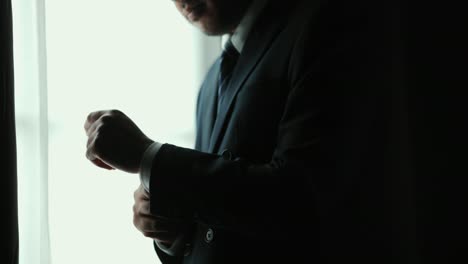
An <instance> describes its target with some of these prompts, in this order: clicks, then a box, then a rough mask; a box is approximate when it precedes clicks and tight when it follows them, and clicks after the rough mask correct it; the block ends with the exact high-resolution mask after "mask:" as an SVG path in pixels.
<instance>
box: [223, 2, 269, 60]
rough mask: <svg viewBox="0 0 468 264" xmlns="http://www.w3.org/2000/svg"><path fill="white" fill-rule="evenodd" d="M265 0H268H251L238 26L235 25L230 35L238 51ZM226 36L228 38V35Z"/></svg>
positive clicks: (240, 50) (242, 47)
mask: <svg viewBox="0 0 468 264" xmlns="http://www.w3.org/2000/svg"><path fill="white" fill-rule="evenodd" d="M267 2H268V0H253V1H252V4H251V5H250V7H249V8H248V9H247V12H246V13H245V15H244V17H243V18H242V20H241V22H240V23H239V26H237V28H236V30H235V31H234V34H232V35H231V36H230V37H231V42H232V45H233V46H234V48H236V50H237V51H238V52H239V53H241V52H242V50H243V49H244V44H245V41H246V40H247V37H248V36H249V33H250V31H251V29H252V26H253V24H254V22H255V20H256V19H257V17H258V16H259V14H260V12H261V11H262V10H263V8H264V7H265V5H266V3H267ZM227 38H229V36H228V37H227ZM227 38H226V39H227Z"/></svg>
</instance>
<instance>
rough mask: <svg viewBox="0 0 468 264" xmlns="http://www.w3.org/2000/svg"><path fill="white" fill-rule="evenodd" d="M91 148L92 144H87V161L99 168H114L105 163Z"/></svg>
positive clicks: (92, 147)
mask: <svg viewBox="0 0 468 264" xmlns="http://www.w3.org/2000/svg"><path fill="white" fill-rule="evenodd" d="M93 149H94V146H89V144H88V149H87V150H86V158H87V159H88V160H89V161H91V162H92V163H93V164H94V165H96V166H98V167H100V168H103V169H107V170H115V168H113V167H112V166H110V165H108V164H106V163H105V162H103V161H102V160H101V159H100V158H99V157H98V156H96V154H95V153H94V151H93Z"/></svg>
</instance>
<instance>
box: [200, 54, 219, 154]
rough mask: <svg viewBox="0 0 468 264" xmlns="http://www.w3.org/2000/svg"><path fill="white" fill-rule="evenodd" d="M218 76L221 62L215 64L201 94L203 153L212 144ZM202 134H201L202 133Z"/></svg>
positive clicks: (201, 147)
mask: <svg viewBox="0 0 468 264" xmlns="http://www.w3.org/2000/svg"><path fill="white" fill-rule="evenodd" d="M218 75H219V60H217V61H216V62H215V64H214V65H213V67H212V68H211V70H210V72H209V73H208V75H207V77H206V78H205V82H204V83H203V87H202V94H200V96H201V98H200V104H201V105H200V106H199V108H200V109H204V111H202V112H201V114H200V113H199V114H198V117H197V118H198V120H197V123H198V124H199V125H201V126H202V127H201V128H200V129H201V131H199V132H198V135H200V136H201V138H200V139H199V142H198V144H199V147H200V149H201V150H202V151H208V147H209V144H210V139H211V134H212V131H213V126H214V123H215V119H216V111H217V101H218V96H217V94H218V93H217V89H218ZM200 132H201V133H200Z"/></svg>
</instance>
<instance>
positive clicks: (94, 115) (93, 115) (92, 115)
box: [84, 110, 109, 131]
mask: <svg viewBox="0 0 468 264" xmlns="http://www.w3.org/2000/svg"><path fill="white" fill-rule="evenodd" d="M107 112H109V111H107V110H105V111H95V112H91V113H90V114H89V115H88V117H87V118H86V122H85V124H84V129H85V130H86V131H87V130H88V129H89V127H90V126H91V125H92V124H93V123H94V122H96V120H98V119H99V118H100V117H101V116H102V115H104V114H106V113H107Z"/></svg>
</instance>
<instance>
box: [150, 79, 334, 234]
mask: <svg viewBox="0 0 468 264" xmlns="http://www.w3.org/2000/svg"><path fill="white" fill-rule="evenodd" d="M302 76H303V78H302V79H301V80H298V81H297V82H296V83H294V86H292V89H291V90H290V91H289V95H288V98H287V102H286V104H285V109H284V111H283V115H282V119H281V122H280V124H279V126H278V131H276V132H275V133H276V134H277V135H278V136H277V144H276V148H275V150H274V153H273V155H272V157H271V160H270V161H269V162H267V163H258V162H253V161H250V160H246V159H243V158H242V157H233V158H229V157H223V156H222V155H217V154H210V153H204V152H200V151H196V150H192V149H187V148H181V147H177V146H174V145H170V144H164V145H163V146H162V147H161V149H160V150H159V152H158V154H157V155H156V157H155V159H154V160H153V166H152V169H151V180H150V193H151V211H152V213H153V214H156V215H163V216H167V217H182V218H186V219H193V218H194V217H196V218H199V219H201V220H203V221H204V222H205V223H208V224H210V225H212V226H218V227H221V228H226V229H231V230H234V231H236V230H238V231H241V232H244V233H245V232H249V231H252V232H253V231H255V232H258V231H267V232H268V231H271V230H277V231H278V225H281V223H280V222H284V220H285V219H286V218H293V219H298V218H300V217H301V215H303V214H304V212H306V211H307V212H308V213H309V212H310V205H311V204H312V203H311V199H312V196H313V192H311V191H312V189H311V188H312V185H313V180H314V178H315V177H317V176H318V175H320V174H323V171H324V170H325V169H326V168H327V167H328V164H329V160H330V159H329V156H328V153H327V151H329V150H330V148H328V146H325V145H324V144H326V143H325V142H324V141H322V133H325V131H323V129H322V128H324V127H326V124H323V123H324V122H327V118H326V115H324V114H323V113H322V106H323V105H325V104H326V102H325V101H324V100H323V99H324V98H319V97H321V96H320V95H318V94H314V95H313V94H312V93H313V92H312V91H313V89H311V88H313V85H314V84H313V82H315V80H316V78H315V77H314V73H313V71H311V72H309V73H307V74H305V75H302ZM312 95H313V96H312ZM311 98H315V99H314V100H313V102H312V101H311ZM325 149H327V151H325ZM320 177H323V175H321V176H320ZM278 216H282V217H280V218H282V220H281V221H278V220H277V219H278ZM276 234H277V233H276Z"/></svg>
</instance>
